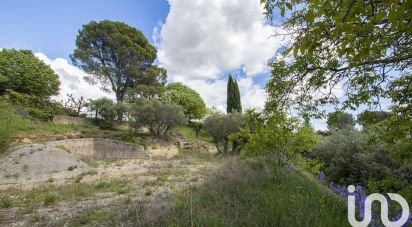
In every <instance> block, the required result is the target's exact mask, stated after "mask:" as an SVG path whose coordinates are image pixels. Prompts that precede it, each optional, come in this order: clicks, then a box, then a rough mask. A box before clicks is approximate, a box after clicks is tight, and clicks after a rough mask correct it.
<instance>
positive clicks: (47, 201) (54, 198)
mask: <svg viewBox="0 0 412 227" xmlns="http://www.w3.org/2000/svg"><path fill="white" fill-rule="evenodd" d="M57 200H58V197H57V196H56V195H46V197H44V200H43V204H44V205H45V206H49V205H51V204H53V203H55V202H57Z"/></svg>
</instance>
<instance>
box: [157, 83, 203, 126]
mask: <svg viewBox="0 0 412 227" xmlns="http://www.w3.org/2000/svg"><path fill="white" fill-rule="evenodd" d="M161 100H162V101H164V102H167V103H172V104H175V105H179V106H182V107H183V111H184V113H185V115H186V117H187V118H188V119H189V120H191V119H201V118H203V117H204V116H205V115H206V105H205V102H204V101H203V99H202V97H200V95H199V93H197V92H196V91H195V90H193V89H191V88H189V87H188V86H185V85H183V84H182V83H170V84H168V85H167V86H166V90H165V92H164V93H163V94H162V96H161Z"/></svg>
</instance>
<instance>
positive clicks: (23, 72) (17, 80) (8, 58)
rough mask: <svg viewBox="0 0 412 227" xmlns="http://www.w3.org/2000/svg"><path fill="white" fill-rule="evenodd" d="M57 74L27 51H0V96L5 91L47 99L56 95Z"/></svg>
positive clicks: (57, 89) (58, 83)
mask: <svg viewBox="0 0 412 227" xmlns="http://www.w3.org/2000/svg"><path fill="white" fill-rule="evenodd" d="M59 86H60V81H59V77H58V76H57V74H55V73H54V71H53V70H52V69H51V68H50V67H49V66H47V65H46V64H44V62H42V61H41V60H40V59H38V58H36V57H35V56H34V55H33V53H32V52H31V51H29V50H14V49H11V50H9V49H3V50H0V95H2V94H4V93H5V92H6V90H7V89H11V90H13V91H16V92H19V93H24V94H29V95H34V96H38V97H42V98H48V97H50V96H53V95H57V94H58V92H59Z"/></svg>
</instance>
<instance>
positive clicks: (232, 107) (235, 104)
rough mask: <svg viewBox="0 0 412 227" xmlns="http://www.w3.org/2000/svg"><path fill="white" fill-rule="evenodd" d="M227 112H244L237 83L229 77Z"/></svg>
mask: <svg viewBox="0 0 412 227" xmlns="http://www.w3.org/2000/svg"><path fill="white" fill-rule="evenodd" d="M226 103H227V104H226V105H227V107H226V112H227V113H233V112H239V113H241V112H242V104H241V102H240V93H239V87H238V85H237V82H236V81H235V80H234V79H233V78H232V75H229V77H228V81H227V101H226Z"/></svg>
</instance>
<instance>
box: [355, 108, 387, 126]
mask: <svg viewBox="0 0 412 227" xmlns="http://www.w3.org/2000/svg"><path fill="white" fill-rule="evenodd" d="M390 116H391V114H390V113H389V112H386V111H369V110H365V111H364V112H362V113H360V114H359V115H358V117H357V122H358V123H359V124H361V125H362V126H363V127H367V126H370V125H374V124H377V123H379V122H382V121H384V120H386V119H388V118H390Z"/></svg>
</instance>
